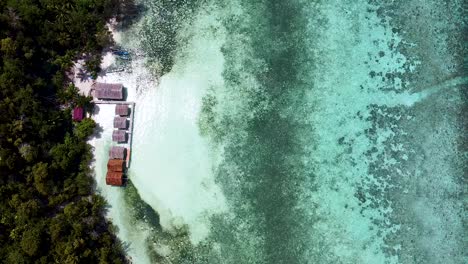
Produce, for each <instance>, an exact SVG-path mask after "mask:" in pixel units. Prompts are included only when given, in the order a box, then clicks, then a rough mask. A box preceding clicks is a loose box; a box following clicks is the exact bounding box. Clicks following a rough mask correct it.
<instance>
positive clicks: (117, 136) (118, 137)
mask: <svg viewBox="0 0 468 264" xmlns="http://www.w3.org/2000/svg"><path fill="white" fill-rule="evenodd" d="M112 141H114V142H120V143H122V142H127V133H126V132H125V130H114V132H112Z"/></svg>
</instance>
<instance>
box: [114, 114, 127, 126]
mask: <svg viewBox="0 0 468 264" xmlns="http://www.w3.org/2000/svg"><path fill="white" fill-rule="evenodd" d="M114 128H127V118H126V117H124V116H116V117H114Z"/></svg>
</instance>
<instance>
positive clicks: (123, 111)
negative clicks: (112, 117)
mask: <svg viewBox="0 0 468 264" xmlns="http://www.w3.org/2000/svg"><path fill="white" fill-rule="evenodd" d="M115 114H116V115H119V116H128V104H117V105H115Z"/></svg>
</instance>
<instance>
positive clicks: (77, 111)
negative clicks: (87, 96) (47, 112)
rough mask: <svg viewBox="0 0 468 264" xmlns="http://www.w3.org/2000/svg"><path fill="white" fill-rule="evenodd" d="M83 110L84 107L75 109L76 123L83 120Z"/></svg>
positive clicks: (74, 117)
mask: <svg viewBox="0 0 468 264" xmlns="http://www.w3.org/2000/svg"><path fill="white" fill-rule="evenodd" d="M83 112H84V111H83V108H82V107H75V108H74V109H73V120H74V121H81V120H83Z"/></svg>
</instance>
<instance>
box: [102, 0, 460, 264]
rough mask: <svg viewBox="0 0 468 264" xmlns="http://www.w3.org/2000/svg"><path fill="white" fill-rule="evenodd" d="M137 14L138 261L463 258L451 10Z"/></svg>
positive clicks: (304, 4)
mask: <svg viewBox="0 0 468 264" xmlns="http://www.w3.org/2000/svg"><path fill="white" fill-rule="evenodd" d="M140 2H141V3H140V4H141V5H142V6H143V7H144V8H143V11H142V12H143V13H142V18H141V21H139V22H138V23H136V24H135V25H134V26H132V27H130V28H129V29H127V30H125V31H124V32H122V33H121V34H122V41H121V45H123V46H124V47H125V48H127V49H129V50H131V51H132V52H133V54H137V55H138V56H137V58H136V61H137V62H138V60H139V61H140V63H139V64H138V63H137V62H135V63H134V68H133V73H131V74H133V75H134V76H135V75H138V76H139V78H136V79H137V80H138V81H137V82H136V83H135V85H136V86H137V92H138V99H137V114H136V117H135V118H136V120H135V135H134V141H135V143H134V149H133V152H132V153H133V155H134V158H133V161H132V167H131V169H130V181H131V184H130V186H129V187H128V188H126V189H122V190H119V192H120V195H121V197H122V198H121V200H119V201H120V202H118V201H117V200H115V201H114V204H113V202H112V201H110V205H111V206H119V207H121V208H126V209H124V210H125V216H124V217H122V218H121V219H125V220H119V221H117V222H115V223H116V225H117V226H118V227H119V228H120V229H121V230H126V231H125V232H128V233H134V235H129V236H123V235H122V236H121V238H122V239H123V240H124V241H125V243H126V244H127V246H128V251H129V255H130V256H131V257H132V259H133V260H134V261H135V263H267V264H273V263H288V264H293V263H311V264H312V263H313V264H321V263H323V264H330V263H336V264H338V263H343V264H345V263H349V264H360V263H363V264H365V263H369V264H379V263H382V264H384V263H385V264H386V263H404V264H406V263H408V264H410V263H421V264H429V263H434V264H436V263H445V264H449V263H450V264H452V263H453V264H462V263H467V262H468V253H467V251H466V197H467V193H466V190H467V186H466V179H467V172H468V168H467V164H468V162H467V158H468V152H467V151H468V145H467V142H468V138H467V137H468V136H467V134H468V133H467V114H466V113H467V111H466V110H467V99H468V98H467V95H468V91H467V85H468V76H467V68H466V58H467V56H466V55H467V47H466V32H467V19H466V11H467V6H466V4H465V3H464V2H463V1H457V0H446V1H436V0H408V1H384V0H369V1H359V0H357V1H351V0H329V1H314V0H289V1H282V0H269V1H267V0H263V1H261V0H259V1H253V0H249V1H247V0H231V1H227V0H226V1H224V0H219V1H211V0H203V1H169V0H141V1H140ZM126 74H130V73H126ZM122 232H123V231H122ZM135 245H137V246H135Z"/></svg>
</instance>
